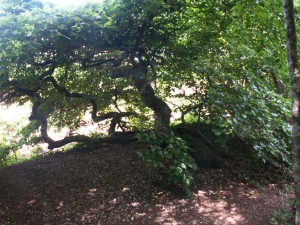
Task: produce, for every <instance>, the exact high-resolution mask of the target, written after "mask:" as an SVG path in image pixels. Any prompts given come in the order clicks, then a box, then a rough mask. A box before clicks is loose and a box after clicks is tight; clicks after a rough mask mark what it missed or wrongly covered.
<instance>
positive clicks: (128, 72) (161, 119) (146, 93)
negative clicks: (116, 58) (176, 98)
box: [111, 65, 171, 134]
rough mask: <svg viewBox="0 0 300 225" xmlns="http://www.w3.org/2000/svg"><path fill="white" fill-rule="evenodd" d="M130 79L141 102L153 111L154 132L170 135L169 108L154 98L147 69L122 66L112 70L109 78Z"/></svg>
mask: <svg viewBox="0 0 300 225" xmlns="http://www.w3.org/2000/svg"><path fill="white" fill-rule="evenodd" d="M119 77H126V78H131V80H132V81H133V83H134V86H135V87H136V88H137V90H138V92H139V94H140V96H141V100H142V102H143V103H144V104H145V105H146V106H148V107H149V108H151V109H152V110H153V111H154V119H155V121H154V129H155V132H163V133H166V134H169V133H170V118H171V109H170V107H169V106H168V105H167V104H166V103H165V102H164V101H163V100H162V99H160V98H158V97H157V96H155V93H154V90H153V88H152V87H151V85H150V82H148V80H147V69H146V68H144V67H143V66H141V65H140V66H136V67H130V66H123V67H118V68H116V69H113V70H112V73H111V78H113V79H114V78H119Z"/></svg>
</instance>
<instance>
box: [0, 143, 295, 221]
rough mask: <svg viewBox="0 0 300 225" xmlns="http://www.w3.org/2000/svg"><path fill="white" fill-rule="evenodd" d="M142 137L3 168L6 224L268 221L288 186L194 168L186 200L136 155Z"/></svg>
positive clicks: (0, 206)
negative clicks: (134, 141)
mask: <svg viewBox="0 0 300 225" xmlns="http://www.w3.org/2000/svg"><path fill="white" fill-rule="evenodd" d="M140 147H141V146H139V145H137V144H128V145H111V146H106V147H98V148H94V149H90V150H88V151H80V150H74V151H73V150H72V151H69V152H65V153H60V152H57V153H55V154H53V155H49V156H45V157H44V158H40V159H37V160H34V161H28V162H25V163H22V164H19V165H15V166H11V167H7V168H3V169H1V170H0V224H18V225H21V224H22V225H25V224H27V225H29V224H30V225H31V224H35V225H39V224H40V225H50V224H51V225H52V224H53V225H56V224H61V225H75V224H101V225H103V224H107V225H112V224H149V225H150V224H165V225H167V224H184V225H186V224H205V225H210V224H214V225H219V224H220V225H221V224H222V225H229V224H248V225H251V224H253V225H254V224H255V225H258V224H259V225H262V224H268V214H269V213H271V212H272V210H274V209H276V210H278V209H279V208H280V207H283V206H284V204H283V203H284V201H285V200H286V199H287V198H288V197H290V194H289V192H288V190H280V189H277V188H276V187H275V185H271V184H270V185H268V186H266V187H263V189H261V190H257V189H255V188H254V187H250V186H249V185H247V184H244V183H242V182H241V181H239V180H238V178H237V176H236V175H234V174H232V173H231V172H230V171H229V170H226V169H218V170H209V169H205V170H204V169H202V170H200V171H197V172H196V173H195V174H194V177H195V180H194V183H193V185H192V190H193V192H194V194H195V198H194V199H192V200H190V199H186V198H185V196H184V195H182V194H180V193H179V192H177V191H174V189H172V188H170V187H169V186H166V185H164V184H165V182H164V180H163V179H164V178H163V177H161V176H160V175H157V174H154V173H153V172H151V170H150V169H148V168H147V167H146V166H145V163H144V162H142V161H141V160H140V159H139V158H138V157H137V155H136V150H137V149H138V148H140Z"/></svg>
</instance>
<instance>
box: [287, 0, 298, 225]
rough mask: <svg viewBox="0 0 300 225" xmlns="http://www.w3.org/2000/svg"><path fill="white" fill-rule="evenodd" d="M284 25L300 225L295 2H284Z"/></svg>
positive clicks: (288, 0)
mask: <svg viewBox="0 0 300 225" xmlns="http://www.w3.org/2000/svg"><path fill="white" fill-rule="evenodd" d="M283 8H284V25H285V29H286V40H287V45H286V46H287V52H288V65H289V72H290V76H291V84H292V121H293V122H292V123H293V131H292V146H293V171H294V182H295V184H294V185H295V195H296V218H295V222H296V224H297V225H298V224H300V114H299V112H300V103H299V101H300V89H299V87H300V69H299V64H298V53H297V33H296V26H295V19H294V4H293V0H284V1H283Z"/></svg>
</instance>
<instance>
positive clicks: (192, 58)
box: [0, 0, 300, 164]
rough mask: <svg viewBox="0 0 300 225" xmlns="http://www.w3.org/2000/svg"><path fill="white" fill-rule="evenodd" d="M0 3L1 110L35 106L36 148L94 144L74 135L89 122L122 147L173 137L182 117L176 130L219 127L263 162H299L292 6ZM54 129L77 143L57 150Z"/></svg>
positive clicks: (231, 0)
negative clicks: (290, 56)
mask: <svg viewBox="0 0 300 225" xmlns="http://www.w3.org/2000/svg"><path fill="white" fill-rule="evenodd" d="M0 2H1V5H2V6H3V7H2V9H1V10H0V28H1V32H0V86H1V87H0V101H1V102H2V103H3V104H6V105H12V104H14V103H17V104H20V105H23V104H25V103H27V102H29V103H30V104H31V106H32V109H31V116H30V118H29V119H30V120H31V123H30V124H29V125H28V127H27V128H26V129H25V130H26V131H28V130H31V132H32V133H33V134H35V131H36V130H37V129H40V138H36V139H34V138H33V137H32V136H30V135H31V134H30V135H29V134H27V135H28V137H29V136H30V140H35V141H36V142H37V141H43V142H46V143H48V144H49V148H55V147H60V146H63V145H65V144H67V143H70V142H73V141H76V142H84V141H88V140H90V138H92V137H89V136H86V135H76V134H74V131H76V130H77V129H78V128H79V127H80V126H81V125H82V120H83V117H84V115H85V114H86V112H90V114H91V120H92V121H93V122H100V121H106V120H109V121H110V124H109V127H108V129H107V132H108V133H109V134H110V136H111V137H113V135H114V134H115V133H116V132H115V131H116V129H117V128H119V129H120V130H123V131H137V130H145V129H152V128H154V130H155V131H156V132H164V133H166V134H170V127H169V124H170V119H171V110H172V113H173V115H174V114H175V113H179V114H180V115H181V117H180V116H179V117H180V118H177V119H176V118H174V120H178V121H181V122H183V123H184V122H185V120H184V118H185V116H186V117H187V116H188V115H189V116H192V117H194V118H195V121H196V122H198V123H199V124H200V122H201V123H207V124H212V125H213V126H214V127H218V128H217V129H214V132H215V134H216V135H219V137H220V140H224V141H226V140H227V139H228V136H231V135H237V136H239V137H240V138H242V139H243V140H245V141H246V142H247V143H249V144H250V145H252V146H253V149H254V150H255V151H256V153H257V155H258V156H259V157H261V158H262V159H263V160H267V161H269V162H272V163H275V164H276V163H278V162H290V157H291V154H290V129H289V127H288V123H287V122H288V117H289V114H290V100H289V96H290V88H289V86H290V85H289V75H288V69H287V65H286V52H285V50H284V46H285V38H284V26H283V13H282V3H281V1H280V0H275V1H274V0H261V1H255V0H242V1H235V0H224V1H206V0H198V1H194V0H185V1H173V0H164V1H163V0H153V1H142V0H141V1H140V0H135V1H130V0H114V1H113V0H104V1H103V2H102V3H87V4H86V5H82V6H78V7H72V8H71V7H70V8H64V9H62V8H58V7H55V6H53V5H48V4H46V5H44V4H42V3H40V2H39V1H35V0H32V1H30V0H26V1H21V0H1V1H0ZM295 5H296V12H297V13H298V11H299V9H300V8H299V4H297V2H296V4H295ZM297 10H298V11H297ZM297 19H299V14H297ZM296 24H300V23H296ZM153 114H154V115H153ZM34 121H36V122H34ZM33 122H34V124H33ZM215 125H216V126H215ZM50 127H55V128H57V129H62V128H64V127H68V128H69V135H68V136H67V137H65V138H64V139H62V140H60V141H54V140H53V139H52V138H51V137H49V135H48V133H47V131H48V130H49V128H50ZM127 133H128V132H127ZM108 139H109V138H103V139H101V141H102V142H105V141H107V140H108ZM7 144H9V143H6V145H5V148H6V146H7Z"/></svg>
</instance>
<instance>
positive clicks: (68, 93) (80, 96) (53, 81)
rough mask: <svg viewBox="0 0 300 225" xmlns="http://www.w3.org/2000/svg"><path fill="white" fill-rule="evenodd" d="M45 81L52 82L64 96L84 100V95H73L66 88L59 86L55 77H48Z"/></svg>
mask: <svg viewBox="0 0 300 225" xmlns="http://www.w3.org/2000/svg"><path fill="white" fill-rule="evenodd" d="M43 81H46V82H48V81H50V82H51V83H52V85H53V86H54V87H55V88H56V89H57V90H58V91H59V92H60V93H62V94H64V95H65V96H66V97H70V98H82V97H83V95H82V94H79V93H71V92H69V91H68V90H67V89H66V88H65V87H63V86H59V85H58V83H57V81H56V80H55V79H54V77H51V76H49V77H46V78H45V79H44V80H43Z"/></svg>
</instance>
